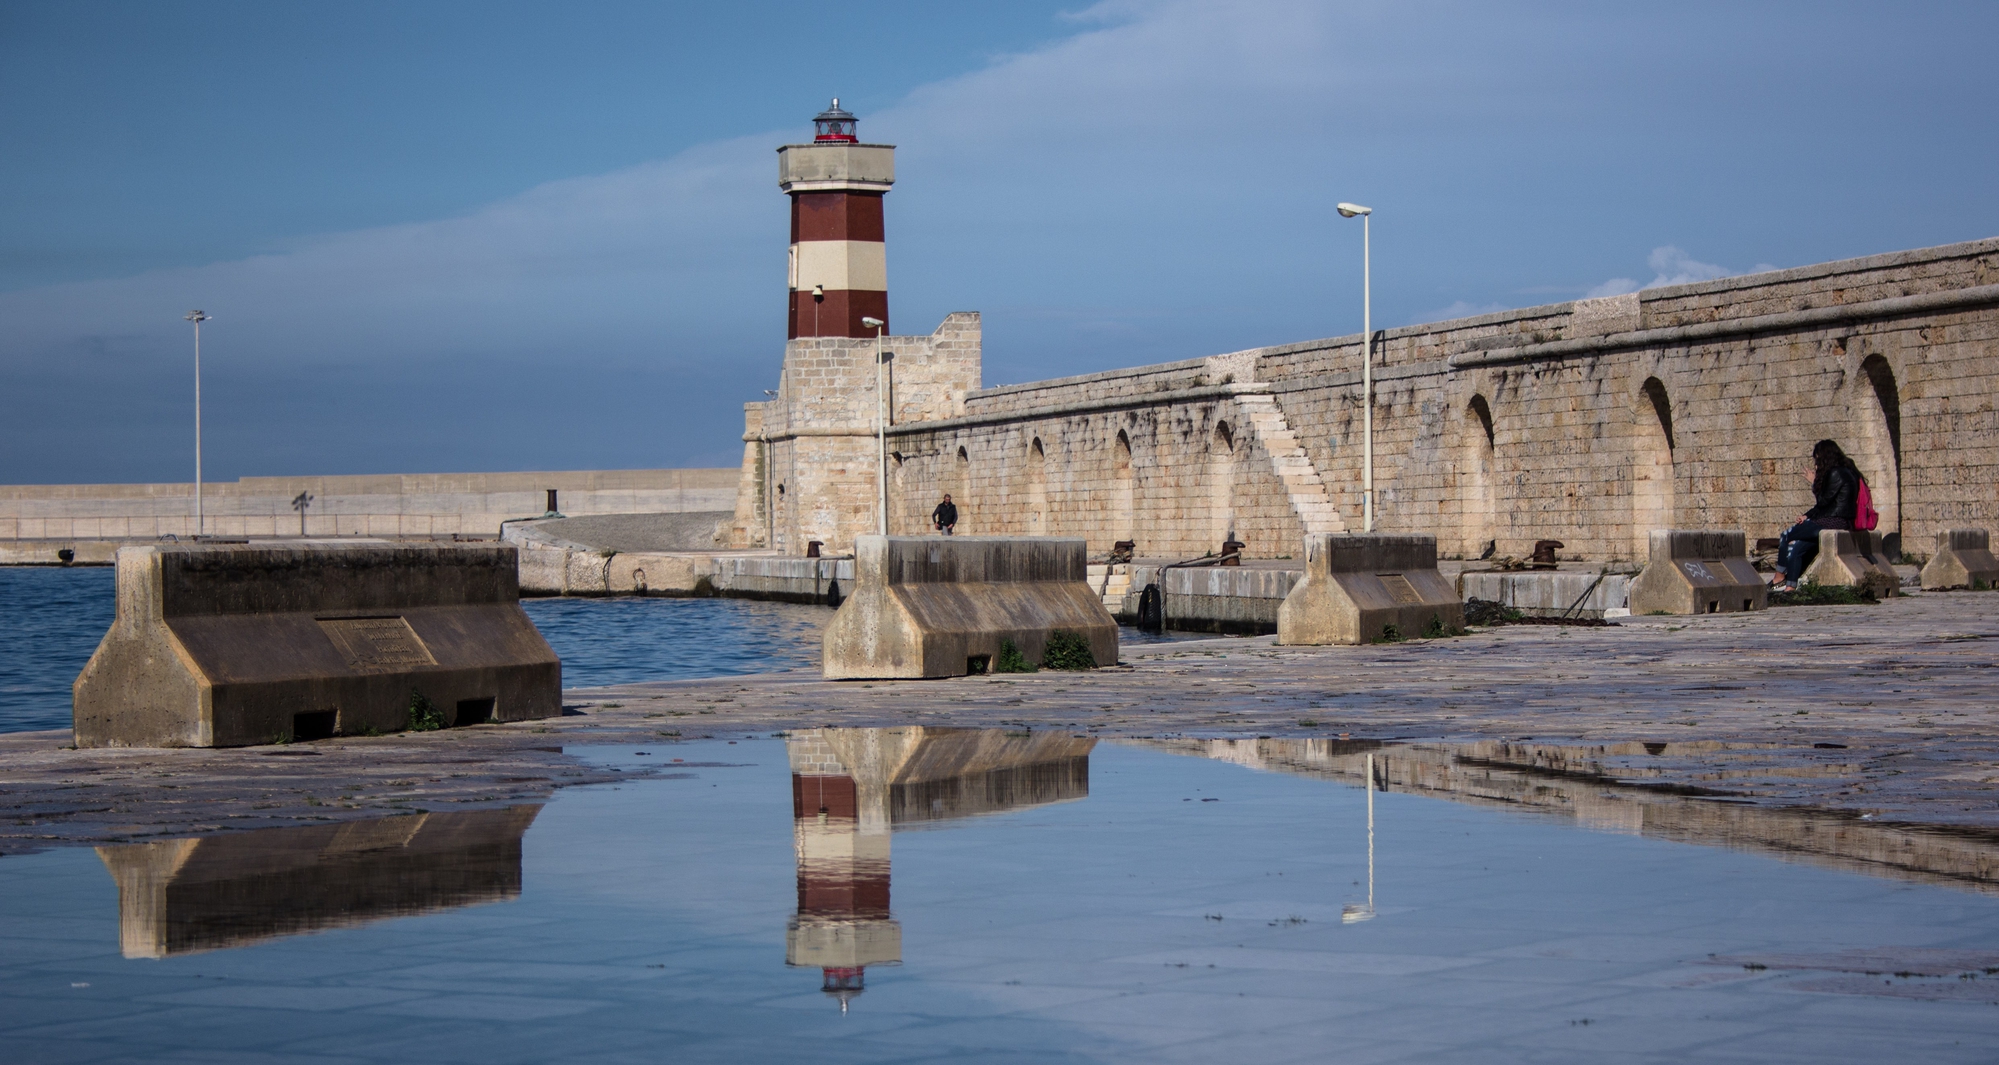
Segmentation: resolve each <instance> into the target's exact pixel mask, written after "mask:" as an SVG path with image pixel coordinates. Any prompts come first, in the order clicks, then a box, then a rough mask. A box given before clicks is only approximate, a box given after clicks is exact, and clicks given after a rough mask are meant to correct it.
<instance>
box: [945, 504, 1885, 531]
mask: <svg viewBox="0 0 1999 1065" xmlns="http://www.w3.org/2000/svg"><path fill="white" fill-rule="evenodd" d="M1849 508H1850V505H1849ZM930 523H931V524H932V525H936V526H938V527H940V528H941V527H943V526H945V525H956V524H958V505H957V504H956V503H939V504H937V509H936V510H933V511H931V512H930Z"/></svg>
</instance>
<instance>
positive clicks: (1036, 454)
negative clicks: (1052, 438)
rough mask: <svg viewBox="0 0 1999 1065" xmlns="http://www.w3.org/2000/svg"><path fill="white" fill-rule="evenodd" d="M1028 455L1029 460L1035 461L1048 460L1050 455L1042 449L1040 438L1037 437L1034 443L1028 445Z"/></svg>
mask: <svg viewBox="0 0 1999 1065" xmlns="http://www.w3.org/2000/svg"><path fill="white" fill-rule="evenodd" d="M1027 454H1028V457H1029V458H1035V459H1041V458H1046V457H1047V456H1048V453H1047V452H1046V451H1044V450H1043V449H1042V447H1041V438H1040V437H1038V436H1037V437H1035V438H1034V442H1033V443H1031V444H1028V445H1027Z"/></svg>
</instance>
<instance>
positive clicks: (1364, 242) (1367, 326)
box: [1334, 203, 1374, 532]
mask: <svg viewBox="0 0 1999 1065" xmlns="http://www.w3.org/2000/svg"><path fill="white" fill-rule="evenodd" d="M1334 209H1335V210H1337V211H1339V212H1340V217H1342V218H1352V217H1353V216H1355V215H1359V216H1360V403H1361V406H1360V411H1361V413H1360V425H1361V429H1360V450H1361V460H1360V461H1361V467H1360V509H1361V521H1362V523H1363V526H1364V528H1363V531H1365V532H1373V531H1374V317H1373V314H1374V293H1373V291H1372V288H1373V277H1372V264H1370V263H1369V262H1368V257H1369V250H1368V231H1367V230H1368V219H1369V218H1371V217H1372V216H1373V215H1374V208H1372V207H1362V206H1361V205H1360V204H1357V203H1342V204H1340V205H1339V206H1338V207H1336V208H1334Z"/></svg>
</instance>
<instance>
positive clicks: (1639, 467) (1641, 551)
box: [1631, 377, 1673, 559]
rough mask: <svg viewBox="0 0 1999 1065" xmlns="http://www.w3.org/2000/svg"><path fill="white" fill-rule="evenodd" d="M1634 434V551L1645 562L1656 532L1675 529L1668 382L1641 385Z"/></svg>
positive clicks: (1652, 380) (1650, 379) (1650, 381)
mask: <svg viewBox="0 0 1999 1065" xmlns="http://www.w3.org/2000/svg"><path fill="white" fill-rule="evenodd" d="M1637 408H1638V409H1637V410H1635V411H1633V412H1632V423H1633V424H1632V432H1631V550H1632V556H1631V557H1632V558H1634V559H1643V558H1645V557H1646V555H1647V554H1648V553H1649V552H1650V551H1651V540H1652V530H1654V529H1670V528H1672V527H1673V401H1672V398H1671V397H1669V396H1668V395H1667V394H1666V384H1665V382H1663V381H1661V380H1659V379H1658V378H1657V377H1647V378H1646V379H1645V382H1644V383H1643V384H1641V385H1639V386H1638V402H1637Z"/></svg>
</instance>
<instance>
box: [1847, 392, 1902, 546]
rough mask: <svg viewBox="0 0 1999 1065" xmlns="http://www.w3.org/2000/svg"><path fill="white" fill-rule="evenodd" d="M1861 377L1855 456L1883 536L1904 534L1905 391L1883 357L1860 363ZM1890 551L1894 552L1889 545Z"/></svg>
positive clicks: (1854, 458) (1855, 462)
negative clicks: (1861, 385) (1897, 382)
mask: <svg viewBox="0 0 1999 1065" xmlns="http://www.w3.org/2000/svg"><path fill="white" fill-rule="evenodd" d="M1860 376H1861V379H1862V380H1864V381H1865V382H1866V385H1865V386H1863V387H1862V388H1860V389H1859V391H1861V392H1862V393H1863V394H1862V395H1861V396H1860V397H1858V398H1857V400H1856V402H1855V404H1854V405H1855V406H1856V407H1858V408H1859V410H1858V411H1856V412H1855V413H1856V414H1858V415H1859V417H1858V418H1856V419H1855V420H1856V421H1857V422H1858V423H1859V426H1860V440H1859V441H1858V443H1859V444H1860V447H1858V448H1856V449H1855V454H1854V455H1853V456H1852V458H1853V461H1854V464H1855V465H1857V466H1859V467H1860V473H1861V475H1862V476H1864V477H1866V478H1867V493H1868V495H1869V496H1870V497H1871V498H1872V499H1873V502H1874V509H1875V511H1876V512H1878V513H1879V514H1880V515H1881V525H1880V531H1881V534H1882V535H1883V536H1887V535H1889V534H1891V533H1892V534H1900V533H1901V531H1902V390H1901V387H1900V386H1899V385H1898V384H1896V382H1895V368H1894V367H1893V366H1891V365H1889V364H1888V360H1887V359H1886V358H1885V357H1883V356H1881V355H1869V356H1867V357H1866V358H1865V359H1862V360H1860ZM1889 549H1890V550H1891V551H1893V550H1895V546H1894V545H1890V548H1889Z"/></svg>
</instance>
